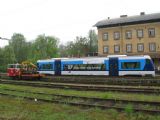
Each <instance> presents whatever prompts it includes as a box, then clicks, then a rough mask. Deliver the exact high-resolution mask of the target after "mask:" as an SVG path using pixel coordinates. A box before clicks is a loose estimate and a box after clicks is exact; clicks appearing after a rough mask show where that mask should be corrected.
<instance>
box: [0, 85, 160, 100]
mask: <svg viewBox="0 0 160 120" xmlns="http://www.w3.org/2000/svg"><path fill="white" fill-rule="evenodd" d="M6 88H7V89H15V90H24V91H25V90H26V91H31V92H44V93H53V94H63V95H75V96H86V97H99V98H105V99H109V98H113V99H127V100H141V101H158V102H159V101H160V96H158V95H154V94H153V95H144V94H136V93H118V92H98V91H76V90H64V89H51V88H37V87H29V86H20V85H7V84H0V91H2V90H4V89H6Z"/></svg>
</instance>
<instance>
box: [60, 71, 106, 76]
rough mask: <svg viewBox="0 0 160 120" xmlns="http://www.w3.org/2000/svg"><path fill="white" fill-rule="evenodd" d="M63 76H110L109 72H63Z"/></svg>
mask: <svg viewBox="0 0 160 120" xmlns="http://www.w3.org/2000/svg"><path fill="white" fill-rule="evenodd" d="M61 74H62V75H109V72H108V71H62V72H61Z"/></svg>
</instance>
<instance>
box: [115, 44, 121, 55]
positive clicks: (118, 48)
mask: <svg viewBox="0 0 160 120" xmlns="http://www.w3.org/2000/svg"><path fill="white" fill-rule="evenodd" d="M119 52H120V45H114V53H119Z"/></svg>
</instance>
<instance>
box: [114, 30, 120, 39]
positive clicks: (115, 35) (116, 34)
mask: <svg viewBox="0 0 160 120" xmlns="http://www.w3.org/2000/svg"><path fill="white" fill-rule="evenodd" d="M119 39H120V32H114V40H119Z"/></svg>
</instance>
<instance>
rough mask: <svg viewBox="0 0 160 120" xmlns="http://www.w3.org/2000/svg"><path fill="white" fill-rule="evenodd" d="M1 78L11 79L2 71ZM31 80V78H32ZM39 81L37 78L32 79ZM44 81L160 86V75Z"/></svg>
mask: <svg viewBox="0 0 160 120" xmlns="http://www.w3.org/2000/svg"><path fill="white" fill-rule="evenodd" d="M0 76H1V78H4V79H9V78H8V77H7V74H6V73H0ZM30 80H31V79H30ZM32 81H37V80H32ZM38 81H42V82H43V81H44V82H55V83H56V82H58V83H75V84H96V85H97V84H106V85H125V86H160V76H156V77H155V78H153V77H140V76H139V77H138V76H123V77H108V76H45V77H44V78H42V79H41V80H38Z"/></svg>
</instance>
